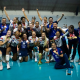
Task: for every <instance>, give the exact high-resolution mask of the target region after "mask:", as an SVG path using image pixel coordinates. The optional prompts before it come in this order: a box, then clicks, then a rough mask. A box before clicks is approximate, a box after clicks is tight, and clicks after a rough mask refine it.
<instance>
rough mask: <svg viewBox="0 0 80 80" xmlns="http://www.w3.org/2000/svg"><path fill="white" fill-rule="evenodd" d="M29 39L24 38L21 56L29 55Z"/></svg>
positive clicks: (20, 51)
mask: <svg viewBox="0 0 80 80" xmlns="http://www.w3.org/2000/svg"><path fill="white" fill-rule="evenodd" d="M27 43H28V40H22V41H21V45H20V50H19V56H21V57H23V56H28V48H27Z"/></svg>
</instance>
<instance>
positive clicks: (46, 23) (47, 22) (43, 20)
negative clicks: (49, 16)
mask: <svg viewBox="0 0 80 80" xmlns="http://www.w3.org/2000/svg"><path fill="white" fill-rule="evenodd" d="M47 25H48V22H47V23H46V26H47ZM42 26H43V29H42V30H43V31H45V28H44V20H42Z"/></svg>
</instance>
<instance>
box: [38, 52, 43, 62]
mask: <svg viewBox="0 0 80 80" xmlns="http://www.w3.org/2000/svg"><path fill="white" fill-rule="evenodd" d="M41 57H42V54H41V53H39V62H38V64H42V62H41Z"/></svg>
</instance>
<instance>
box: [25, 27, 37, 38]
mask: <svg viewBox="0 0 80 80" xmlns="http://www.w3.org/2000/svg"><path fill="white" fill-rule="evenodd" d="M32 31H36V30H35V29H34V28H33V29H31V30H30V27H28V28H27V30H26V32H27V36H28V37H29V36H32Z"/></svg>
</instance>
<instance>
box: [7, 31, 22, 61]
mask: <svg viewBox="0 0 80 80" xmlns="http://www.w3.org/2000/svg"><path fill="white" fill-rule="evenodd" d="M19 35H20V33H19V31H16V32H15V35H13V36H12V37H11V39H10V40H9V43H8V46H9V47H8V48H7V50H6V53H7V54H8V53H9V52H11V51H12V52H13V56H12V60H13V61H16V60H17V45H18V44H19V42H20V41H21V38H20V37H19Z"/></svg>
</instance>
